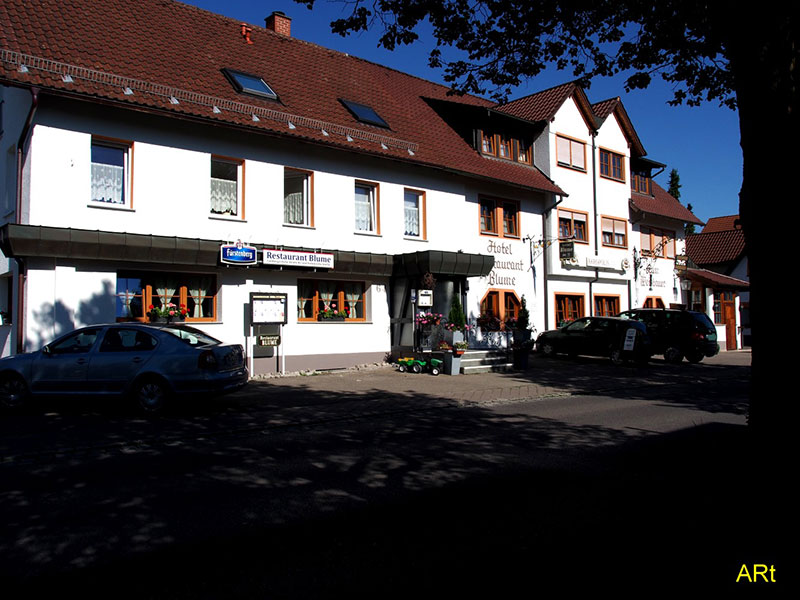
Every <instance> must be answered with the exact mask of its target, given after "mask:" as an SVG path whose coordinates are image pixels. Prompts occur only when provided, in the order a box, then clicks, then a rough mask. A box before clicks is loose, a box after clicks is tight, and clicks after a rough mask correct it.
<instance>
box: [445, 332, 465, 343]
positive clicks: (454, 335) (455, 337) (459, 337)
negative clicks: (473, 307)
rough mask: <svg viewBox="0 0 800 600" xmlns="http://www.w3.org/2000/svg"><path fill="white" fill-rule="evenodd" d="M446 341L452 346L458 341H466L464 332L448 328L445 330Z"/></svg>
mask: <svg viewBox="0 0 800 600" xmlns="http://www.w3.org/2000/svg"><path fill="white" fill-rule="evenodd" d="M444 341H445V342H447V343H448V344H450V345H451V346H455V345H456V342H463V341H464V332H463V331H458V330H455V329H454V330H452V331H450V330H447V331H445V332H444Z"/></svg>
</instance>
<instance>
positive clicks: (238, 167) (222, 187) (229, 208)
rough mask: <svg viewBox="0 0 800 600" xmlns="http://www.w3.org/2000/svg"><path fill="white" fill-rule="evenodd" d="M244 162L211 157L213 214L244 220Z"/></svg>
mask: <svg viewBox="0 0 800 600" xmlns="http://www.w3.org/2000/svg"><path fill="white" fill-rule="evenodd" d="M243 182H244V161H243V160H238V159H233V158H224V157H219V156H212V157H211V179H210V183H209V185H210V197H211V214H212V215H227V216H230V217H239V218H242V219H244V185H243Z"/></svg>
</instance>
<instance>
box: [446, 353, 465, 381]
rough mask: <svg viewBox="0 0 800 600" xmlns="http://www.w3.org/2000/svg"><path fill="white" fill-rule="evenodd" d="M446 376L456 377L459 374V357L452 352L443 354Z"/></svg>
mask: <svg viewBox="0 0 800 600" xmlns="http://www.w3.org/2000/svg"><path fill="white" fill-rule="evenodd" d="M443 372H444V373H445V374H446V375H458V374H459V373H460V372H461V356H458V355H455V354H453V353H452V352H445V353H444V371H443Z"/></svg>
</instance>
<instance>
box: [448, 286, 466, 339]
mask: <svg viewBox="0 0 800 600" xmlns="http://www.w3.org/2000/svg"><path fill="white" fill-rule="evenodd" d="M447 322H448V323H450V324H451V325H452V326H453V327H455V328H456V329H457V330H458V331H464V326H465V325H466V324H467V317H466V315H464V308H463V307H462V306H461V300H460V299H459V297H458V294H453V300H452V301H451V302H450V312H449V313H448V315H447Z"/></svg>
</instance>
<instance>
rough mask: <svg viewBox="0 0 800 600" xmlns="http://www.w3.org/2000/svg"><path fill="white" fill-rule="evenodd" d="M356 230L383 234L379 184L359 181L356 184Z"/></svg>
mask: <svg viewBox="0 0 800 600" xmlns="http://www.w3.org/2000/svg"><path fill="white" fill-rule="evenodd" d="M355 230H356V231H357V232H362V233H374V234H377V235H380V233H381V209H380V197H379V195H378V184H376V183H368V182H365V181H357V182H356V184H355Z"/></svg>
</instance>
